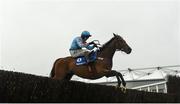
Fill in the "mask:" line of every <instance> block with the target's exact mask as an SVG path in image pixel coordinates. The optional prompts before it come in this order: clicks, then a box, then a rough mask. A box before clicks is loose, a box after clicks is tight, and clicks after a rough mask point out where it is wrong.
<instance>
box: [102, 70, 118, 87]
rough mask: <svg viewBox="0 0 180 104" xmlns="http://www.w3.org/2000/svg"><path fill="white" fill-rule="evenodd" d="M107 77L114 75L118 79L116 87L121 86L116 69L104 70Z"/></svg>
mask: <svg viewBox="0 0 180 104" xmlns="http://www.w3.org/2000/svg"><path fill="white" fill-rule="evenodd" d="M105 76H106V77H107V78H108V77H114V76H116V78H117V81H118V85H117V87H120V86H121V80H120V78H119V75H118V72H117V71H115V70H108V71H106V75H105Z"/></svg>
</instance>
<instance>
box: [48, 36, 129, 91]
mask: <svg viewBox="0 0 180 104" xmlns="http://www.w3.org/2000/svg"><path fill="white" fill-rule="evenodd" d="M113 35H114V36H113V38H111V39H110V40H109V41H108V42H106V43H105V44H104V45H102V47H101V48H100V50H99V51H98V52H97V59H96V60H95V62H93V63H89V65H91V68H92V71H89V70H88V69H89V68H88V65H80V66H77V65H76V64H75V58H73V57H71V56H69V57H64V58H59V59H57V60H56V61H55V62H54V65H53V68H52V70H51V73H50V77H51V78H53V79H59V80H70V79H71V78H72V76H73V75H74V74H75V75H77V76H79V77H82V78H86V79H98V78H101V77H103V76H105V77H113V76H116V78H117V81H118V85H117V87H120V86H121V81H122V85H123V86H124V88H125V87H126V82H125V81H124V78H123V76H122V74H121V73H120V72H117V71H115V70H111V68H112V65H113V56H114V54H115V52H116V51H123V52H125V53H126V54H130V53H131V51H132V49H131V47H129V45H128V44H127V43H126V41H125V40H124V39H123V38H122V37H121V36H119V35H117V34H114V33H113ZM120 78H121V80H120Z"/></svg>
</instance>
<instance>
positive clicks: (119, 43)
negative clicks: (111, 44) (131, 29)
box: [113, 33, 132, 54]
mask: <svg viewBox="0 0 180 104" xmlns="http://www.w3.org/2000/svg"><path fill="white" fill-rule="evenodd" d="M113 35H114V38H115V48H116V50H120V51H123V52H125V53H127V54H130V53H131V51H132V49H131V47H129V45H128V44H127V43H126V41H125V40H124V39H123V38H122V37H121V36H119V35H117V34H114V33H113Z"/></svg>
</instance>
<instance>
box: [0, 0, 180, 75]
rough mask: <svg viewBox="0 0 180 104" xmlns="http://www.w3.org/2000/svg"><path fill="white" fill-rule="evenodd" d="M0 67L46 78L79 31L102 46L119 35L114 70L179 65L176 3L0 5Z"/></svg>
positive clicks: (34, 1) (116, 0)
mask: <svg viewBox="0 0 180 104" xmlns="http://www.w3.org/2000/svg"><path fill="white" fill-rule="evenodd" d="M0 4H1V10H0V13H1V14H0V15H1V16H0V20H1V21H0V23H1V25H0V32H1V33H0V39H1V43H0V46H1V47H0V49H1V51H0V54H1V56H0V65H1V66H5V67H8V68H15V71H20V72H25V73H31V74H36V75H43V76H48V75H49V73H50V71H51V68H52V65H53V63H54V61H55V60H56V59H57V58H60V57H65V56H68V55H70V54H69V51H68V49H69V47H70V44H71V41H72V39H73V38H74V37H76V36H79V35H80V33H81V32H82V31H83V30H88V31H90V33H91V34H92V35H93V36H92V37H91V38H90V39H89V41H91V40H93V39H98V40H100V42H101V43H102V44H103V43H105V42H106V41H108V40H109V39H111V38H112V37H113V35H112V33H113V32H114V33H117V34H119V35H121V36H122V37H123V38H124V39H125V40H126V41H127V43H128V44H129V45H130V46H131V48H132V53H131V54H130V55H126V54H123V53H121V52H116V53H115V56H114V59H113V60H114V65H113V69H114V70H125V69H127V68H139V67H151V66H163V65H178V64H180V31H179V30H180V27H179V24H180V20H179V18H178V17H179V16H180V7H179V6H180V2H179V1H178V0H1V3H0Z"/></svg>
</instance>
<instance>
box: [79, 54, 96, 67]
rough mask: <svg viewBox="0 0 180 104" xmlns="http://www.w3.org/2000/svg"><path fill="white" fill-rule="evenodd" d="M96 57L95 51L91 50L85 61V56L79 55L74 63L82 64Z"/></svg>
mask: <svg viewBox="0 0 180 104" xmlns="http://www.w3.org/2000/svg"><path fill="white" fill-rule="evenodd" d="M96 58H97V52H94V51H92V52H91V53H90V54H89V60H88V61H87V60H86V58H85V56H79V57H77V58H76V65H84V64H88V63H89V62H94V61H95V60H96Z"/></svg>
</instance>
